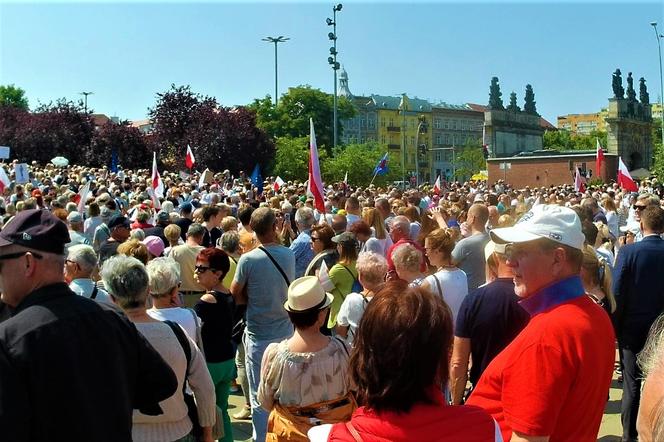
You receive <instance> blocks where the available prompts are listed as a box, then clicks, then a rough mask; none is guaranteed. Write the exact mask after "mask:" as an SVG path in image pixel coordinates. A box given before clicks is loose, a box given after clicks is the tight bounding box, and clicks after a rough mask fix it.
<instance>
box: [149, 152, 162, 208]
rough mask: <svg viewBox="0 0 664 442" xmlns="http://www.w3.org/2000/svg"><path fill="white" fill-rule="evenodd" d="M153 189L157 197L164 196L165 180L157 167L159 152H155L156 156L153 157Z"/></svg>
mask: <svg viewBox="0 0 664 442" xmlns="http://www.w3.org/2000/svg"><path fill="white" fill-rule="evenodd" d="M152 189H153V190H154V194H155V196H156V197H157V198H160V197H163V196H164V182H163V181H162V180H161V176H160V175H159V169H158V168H157V152H154V156H153V157H152Z"/></svg>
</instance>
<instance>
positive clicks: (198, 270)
mask: <svg viewBox="0 0 664 442" xmlns="http://www.w3.org/2000/svg"><path fill="white" fill-rule="evenodd" d="M208 270H210V267H207V266H196V267H194V271H195V272H196V273H198V274H201V273H205V272H207V271H208Z"/></svg>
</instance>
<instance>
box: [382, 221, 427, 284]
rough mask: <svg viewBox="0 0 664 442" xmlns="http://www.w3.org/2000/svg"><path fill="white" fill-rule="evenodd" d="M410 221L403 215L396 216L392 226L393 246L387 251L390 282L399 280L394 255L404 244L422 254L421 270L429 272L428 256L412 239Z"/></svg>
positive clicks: (391, 237)
mask: <svg viewBox="0 0 664 442" xmlns="http://www.w3.org/2000/svg"><path fill="white" fill-rule="evenodd" d="M409 235H410V221H409V220H408V218H406V217H405V216H403V215H400V216H395V217H394V219H393V220H392V224H390V239H391V240H392V243H393V244H392V246H391V247H390V248H389V249H388V250H387V256H386V257H385V258H386V259H387V276H388V279H389V280H390V281H396V280H398V279H399V276H398V275H397V271H396V269H395V268H394V262H392V253H393V252H394V251H395V250H396V249H397V247H399V246H400V245H402V244H412V245H413V246H414V247H415V248H416V249H417V250H419V251H420V253H421V254H422V265H421V266H420V270H421V271H423V272H426V270H427V261H426V254H425V253H424V249H423V248H422V246H421V245H419V244H418V243H416V242H415V241H413V240H412V239H410V236H409Z"/></svg>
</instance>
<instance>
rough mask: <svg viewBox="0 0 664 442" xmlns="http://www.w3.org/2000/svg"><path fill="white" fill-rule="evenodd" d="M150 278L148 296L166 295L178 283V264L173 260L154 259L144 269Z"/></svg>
mask: <svg viewBox="0 0 664 442" xmlns="http://www.w3.org/2000/svg"><path fill="white" fill-rule="evenodd" d="M146 270H147V272H148V277H149V278H150V295H151V296H153V297H160V296H162V295H167V294H169V293H170V292H171V290H173V288H174V287H176V286H177V285H178V284H179V283H180V264H178V263H177V262H176V261H175V260H174V259H173V258H155V259H153V260H152V261H150V262H149V263H148V265H147V267H146Z"/></svg>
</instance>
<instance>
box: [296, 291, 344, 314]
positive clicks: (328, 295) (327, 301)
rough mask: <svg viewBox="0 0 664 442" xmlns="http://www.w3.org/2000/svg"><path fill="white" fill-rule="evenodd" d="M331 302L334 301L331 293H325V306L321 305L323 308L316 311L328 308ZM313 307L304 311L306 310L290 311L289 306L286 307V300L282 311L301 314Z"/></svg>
mask: <svg viewBox="0 0 664 442" xmlns="http://www.w3.org/2000/svg"><path fill="white" fill-rule="evenodd" d="M332 301H334V295H333V294H332V293H330V292H325V304H323V306H322V307H320V308H319V309H318V310H323V309H324V308H327V307H329V306H330V305H331V304H332ZM314 307H315V306H314ZM314 307H310V308H309V309H306V310H293V309H291V308H290V306H289V305H288V300H287V301H286V302H284V309H285V310H286V311H287V312H291V313H302V312H306V311H309V310H310V309H312V308H314Z"/></svg>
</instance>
